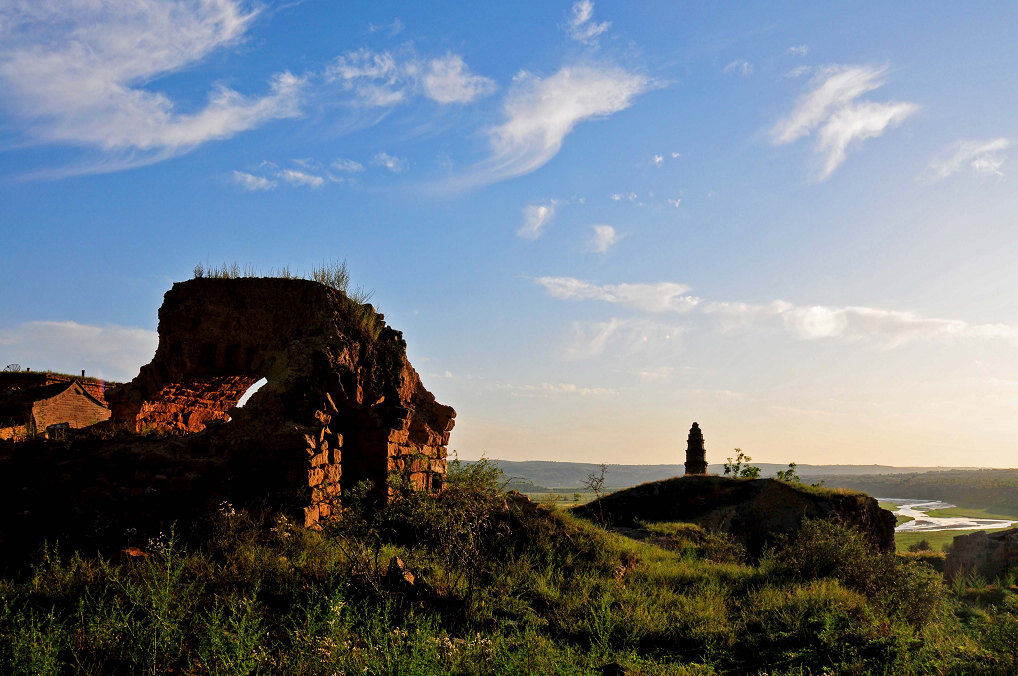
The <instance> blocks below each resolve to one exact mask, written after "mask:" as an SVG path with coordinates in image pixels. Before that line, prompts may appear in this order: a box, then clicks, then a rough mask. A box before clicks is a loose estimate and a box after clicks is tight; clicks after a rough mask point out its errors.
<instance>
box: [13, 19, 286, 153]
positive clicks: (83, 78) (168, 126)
mask: <svg viewBox="0 0 1018 676" xmlns="http://www.w3.org/2000/svg"><path fill="white" fill-rule="evenodd" d="M255 16H256V12H255V11H253V10H250V9H248V7H247V4H246V3H244V2H240V1H239V0H214V1H213V0H160V1H151V2H136V1H134V0H106V1H104V2H101V3H96V2H91V1H90V0H36V1H34V2H31V3H29V2H18V3H14V4H13V5H12V4H10V3H8V6H7V7H5V9H4V10H3V16H2V20H0V84H2V88H3V91H4V97H3V102H2V103H0V105H3V106H4V107H5V108H7V109H8V110H9V111H10V112H11V113H12V114H13V115H15V116H16V117H17V118H20V119H21V120H22V121H23V123H24V126H23V127H22V129H23V131H24V133H25V134H26V136H28V137H30V138H32V139H34V140H36V141H39V142H43V143H67V144H74V145H80V146H91V147H95V148H98V149H100V150H102V151H104V152H106V153H111V154H115V153H119V154H120V155H122V156H123V157H124V158H125V159H124V160H123V162H122V163H121V165H122V166H136V165H138V164H142V163H145V162H152V161H158V160H160V159H165V158H167V157H172V156H174V155H177V154H180V153H183V152H186V151H187V150H190V149H192V148H194V147H196V146H198V145H201V144H203V143H206V142H208V141H212V140H216V139H223V138H228V137H230V136H233V135H234V134H237V133H239V132H242V131H246V130H249V129H253V128H255V127H257V126H259V125H261V124H264V123H265V122H267V121H269V120H274V119H280V118H288V117H295V116H297V115H299V114H300V99H301V93H302V90H303V88H304V85H305V81H304V80H303V79H301V78H299V77H296V76H294V75H292V74H290V73H288V72H283V73H279V74H277V75H275V76H273V77H272V78H271V82H270V93H268V94H266V95H264V96H261V97H254V98H250V97H246V96H244V95H242V94H240V93H239V92H237V91H235V90H233V89H230V88H228V87H226V86H225V85H215V86H213V88H212V90H211V92H210V94H209V96H208V101H207V102H206V103H205V105H204V106H203V107H200V108H199V109H198V110H197V111H195V112H181V111H180V110H179V109H178V105H177V103H176V102H175V101H174V100H173V99H171V98H170V96H168V95H167V94H165V93H161V92H158V91H154V90H153V89H150V88H147V87H146V84H147V83H148V82H150V81H152V80H153V79H155V78H157V77H160V76H165V75H167V74H170V73H175V72H179V71H181V70H184V69H185V68H188V67H190V66H193V65H194V64H195V63H197V62H199V61H201V60H202V59H204V58H205V57H207V56H208V55H209V54H211V53H213V52H215V51H217V50H221V49H224V48H227V47H231V46H234V45H236V44H237V43H239V42H240V41H241V40H242V39H243V37H244V34H245V32H246V31H247V29H248V27H249V26H250V24H251V22H252V21H253V19H254V17H255ZM111 166H112V165H111ZM122 166H121V167H118V168H122Z"/></svg>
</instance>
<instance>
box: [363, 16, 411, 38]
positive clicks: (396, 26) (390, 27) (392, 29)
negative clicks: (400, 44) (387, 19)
mask: <svg viewBox="0 0 1018 676" xmlns="http://www.w3.org/2000/svg"><path fill="white" fill-rule="evenodd" d="M404 29H406V24H404V23H403V22H402V21H400V20H399V18H398V17H397V18H395V19H393V20H392V23H386V24H373V23H369V24H368V31H369V32H371V33H377V32H378V31H383V30H384V31H385V32H386V33H388V35H389V37H390V38H394V37H396V36H397V35H399V34H400V33H402V32H403V31H404Z"/></svg>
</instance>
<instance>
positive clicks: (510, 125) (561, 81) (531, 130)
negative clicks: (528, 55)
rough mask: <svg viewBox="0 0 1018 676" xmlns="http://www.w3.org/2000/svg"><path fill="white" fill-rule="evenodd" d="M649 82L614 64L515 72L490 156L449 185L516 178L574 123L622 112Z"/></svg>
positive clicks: (555, 148)
mask: <svg viewBox="0 0 1018 676" xmlns="http://www.w3.org/2000/svg"><path fill="white" fill-rule="evenodd" d="M652 85H653V83H652V82H651V80H650V79H649V78H647V77H645V76H643V75H640V74H638V73H634V72H630V71H628V70H625V69H623V68H620V67H618V66H593V65H580V66H566V67H564V68H562V69H560V70H559V71H558V72H556V73H554V74H552V75H550V76H548V77H544V78H542V77H538V76H536V75H532V74H530V73H520V74H518V75H517V76H516V78H515V83H514V86H513V88H512V90H511V91H510V92H509V94H508V95H507V96H506V98H505V101H504V102H503V115H504V118H505V121H504V122H502V123H501V124H499V125H497V126H496V127H494V128H492V129H491V130H490V131H489V133H488V138H489V142H490V144H491V154H490V156H489V157H488V158H487V159H486V160H484V161H482V162H480V163H478V164H477V165H475V166H474V167H473V168H472V169H471V170H469V172H468V174H467V175H465V176H463V177H460V178H458V179H455V180H453V181H452V182H451V183H449V186H450V187H453V188H459V189H462V188H469V187H476V186H479V185H486V184H489V183H494V182H497V181H501V180H505V179H508V178H513V177H516V176H522V175H524V174H529V173H530V172H532V171H535V170H537V169H539V168H541V167H543V166H544V165H545V164H547V163H548V161H550V160H551V159H552V158H553V157H555V155H557V154H558V152H559V150H561V149H562V143H563V141H564V140H565V138H566V136H568V135H569V134H570V133H571V132H572V131H573V129H574V128H575V127H576V125H577V124H579V123H580V122H584V121H586V120H592V119H599V118H605V117H608V116H610V115H612V114H614V113H617V112H620V111H622V110H625V109H626V108H628V107H629V106H630V105H632V102H633V100H634V99H635V98H636V97H637V96H639V95H640V94H642V93H644V92H646V91H648V90H649V89H650V88H651V86H652Z"/></svg>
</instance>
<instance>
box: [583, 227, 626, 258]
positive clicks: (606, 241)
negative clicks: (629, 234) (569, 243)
mask: <svg viewBox="0 0 1018 676" xmlns="http://www.w3.org/2000/svg"><path fill="white" fill-rule="evenodd" d="M590 227H591V229H592V230H593V231H594V234H593V236H592V237H591V238H590V242H589V244H588V247H589V248H590V250H591V251H593V252H595V253H601V254H603V253H607V252H608V249H610V248H612V247H613V246H615V244H616V243H618V241H619V234H618V233H617V232H615V228H613V227H612V226H610V225H592V226H590Z"/></svg>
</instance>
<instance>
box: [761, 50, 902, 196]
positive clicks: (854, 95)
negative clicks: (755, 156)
mask: <svg viewBox="0 0 1018 676" xmlns="http://www.w3.org/2000/svg"><path fill="white" fill-rule="evenodd" d="M885 70H886V68H872V67H868V66H835V67H832V68H828V69H826V70H825V71H824V72H823V74H822V77H823V80H822V81H821V82H819V83H818V84H817V85H816V86H815V87H814V88H813V90H812V91H810V92H808V93H807V94H804V95H803V96H802V97H800V98H799V101H798V102H797V103H796V106H795V109H794V110H793V111H792V112H791V113H790V114H789V115H788V116H786V117H785V118H784V119H782V120H781V121H779V122H778V123H777V124H776V125H775V126H774V127H773V128H772V129H771V134H772V136H773V138H774V141H775V143H778V144H786V143H792V142H793V141H796V140H798V139H800V138H802V137H803V136H807V135H809V134H811V133H813V132H814V131H816V130H819V136H818V140H817V144H816V148H817V151H818V152H821V153H824V154H825V155H826V158H825V161H824V167H823V170H822V171H821V173H820V178H821V179H823V178H827V177H828V176H830V175H831V173H832V172H833V171H834V170H835V169H837V167H838V166H839V165H840V164H841V163H842V162H843V161H844V159H845V153H846V150H847V148H848V147H849V146H850V145H852V144H853V143H858V142H861V141H863V140H865V139H868V138H875V137H877V136H880V135H881V134H883V133H884V131H886V130H887V129H888V128H890V127H893V126H896V125H898V124H900V123H901V122H902V121H903V120H904V119H906V118H907V117H909V116H910V115H912V114H913V113H915V112H916V111H917V110H919V106H918V105H916V104H914V103H873V102H871V101H866V100H862V101H858V102H856V99H858V98H859V97H860V96H862V95H863V94H866V93H868V92H871V91H873V90H875V89H878V88H879V87H882V86H883V85H884V80H883V79H882V76H883V73H884V71H885Z"/></svg>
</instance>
